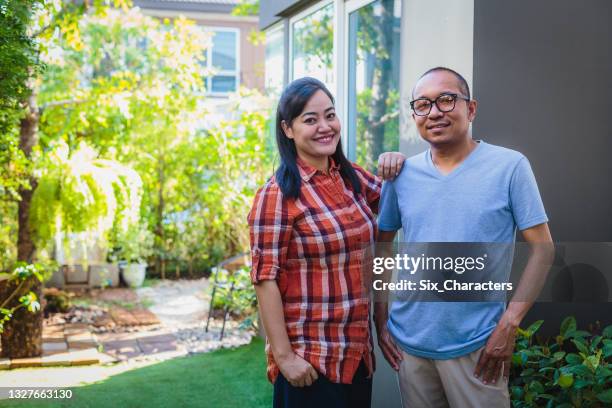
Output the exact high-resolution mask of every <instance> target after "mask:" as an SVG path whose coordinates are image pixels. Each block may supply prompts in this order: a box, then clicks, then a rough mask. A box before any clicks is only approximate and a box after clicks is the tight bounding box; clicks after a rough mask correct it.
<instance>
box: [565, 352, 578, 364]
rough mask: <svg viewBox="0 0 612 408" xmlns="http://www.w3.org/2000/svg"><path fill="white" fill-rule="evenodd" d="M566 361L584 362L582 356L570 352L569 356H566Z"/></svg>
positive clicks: (573, 362) (572, 362)
mask: <svg viewBox="0 0 612 408" xmlns="http://www.w3.org/2000/svg"><path fill="white" fill-rule="evenodd" d="M565 361H567V362H568V363H569V364H582V358H580V356H579V355H578V354H575V353H569V354H568V355H567V356H565Z"/></svg>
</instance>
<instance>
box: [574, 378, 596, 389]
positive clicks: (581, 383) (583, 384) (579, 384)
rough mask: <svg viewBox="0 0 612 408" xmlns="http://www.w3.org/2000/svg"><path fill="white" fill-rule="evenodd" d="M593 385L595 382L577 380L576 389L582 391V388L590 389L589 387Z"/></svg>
mask: <svg viewBox="0 0 612 408" xmlns="http://www.w3.org/2000/svg"><path fill="white" fill-rule="evenodd" d="M592 384H593V381H590V380H583V379H580V380H576V382H575V383H574V387H575V388H578V389H580V388H584V387H588V386H589V385H592Z"/></svg>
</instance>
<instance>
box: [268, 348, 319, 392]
mask: <svg viewBox="0 0 612 408" xmlns="http://www.w3.org/2000/svg"><path fill="white" fill-rule="evenodd" d="M277 363H278V368H279V370H280V371H281V373H283V376H284V377H285V378H286V379H287V381H289V384H291V385H293V386H294V387H304V386H310V385H312V383H313V382H315V381H316V380H317V378H319V376H318V374H317V370H315V369H314V367H313V366H312V365H310V363H309V362H308V361H306V360H304V359H303V358H302V357H300V356H298V355H297V354H295V353H291V354H290V355H288V356H287V357H285V358H281V359H279V361H277Z"/></svg>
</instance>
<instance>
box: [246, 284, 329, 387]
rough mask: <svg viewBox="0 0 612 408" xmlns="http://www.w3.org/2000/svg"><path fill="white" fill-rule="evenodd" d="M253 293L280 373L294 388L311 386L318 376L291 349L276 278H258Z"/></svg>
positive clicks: (310, 366)
mask: <svg viewBox="0 0 612 408" xmlns="http://www.w3.org/2000/svg"><path fill="white" fill-rule="evenodd" d="M255 292H256V293H257V301H258V302H259V314H260V316H261V320H262V322H263V325H264V328H265V329H266V335H267V336H268V341H269V342H270V347H271V350H272V355H273V356H274V361H276V364H278V368H279V369H280V371H281V373H282V374H283V376H284V377H285V378H286V379H287V381H289V383H290V384H291V385H293V386H294V387H303V386H305V385H306V386H307V385H311V384H312V383H313V382H314V381H315V380H316V379H317V378H318V375H317V371H316V370H315V369H314V368H313V367H312V365H310V363H308V362H307V361H306V360H304V359H303V358H301V357H300V356H298V355H297V354H295V353H294V352H293V349H292V348H291V343H290V342H289V336H288V335H287V329H286V327H285V315H284V313H283V303H282V300H281V295H280V291H279V290H278V285H277V284H276V281H275V280H262V281H260V282H259V283H258V284H256V285H255Z"/></svg>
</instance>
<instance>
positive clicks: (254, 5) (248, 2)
mask: <svg viewBox="0 0 612 408" xmlns="http://www.w3.org/2000/svg"><path fill="white" fill-rule="evenodd" d="M258 15H259V0H240V2H239V3H238V4H237V5H236V6H235V7H234V9H233V10H232V16H258Z"/></svg>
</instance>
